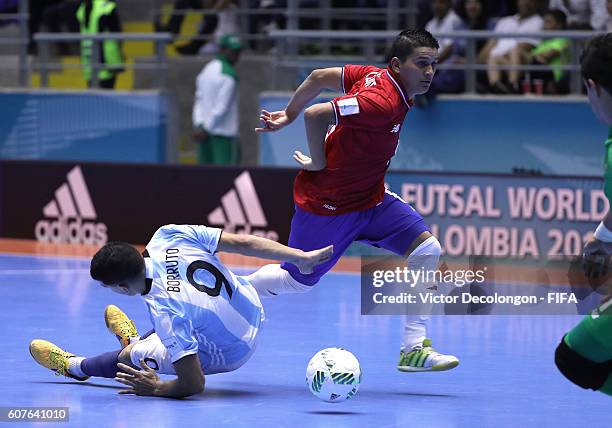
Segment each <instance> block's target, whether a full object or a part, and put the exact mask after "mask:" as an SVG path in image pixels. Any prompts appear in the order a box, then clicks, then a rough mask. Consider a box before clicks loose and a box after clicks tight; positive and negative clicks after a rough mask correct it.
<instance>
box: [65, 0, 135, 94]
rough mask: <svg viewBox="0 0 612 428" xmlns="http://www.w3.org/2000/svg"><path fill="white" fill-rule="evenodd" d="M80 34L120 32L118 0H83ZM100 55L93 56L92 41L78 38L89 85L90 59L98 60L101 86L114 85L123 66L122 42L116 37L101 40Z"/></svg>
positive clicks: (80, 15) (79, 14)
mask: <svg viewBox="0 0 612 428" xmlns="http://www.w3.org/2000/svg"><path fill="white" fill-rule="evenodd" d="M76 16H77V20H78V22H79V27H80V29H81V34H83V35H85V34H101V33H120V32H121V20H120V18H119V13H118V12H117V4H116V3H115V2H114V1H111V0H82V1H81V5H80V6H79V8H78V10H77V13H76ZM99 47H100V57H99V58H93V57H92V55H93V51H92V49H93V41H92V40H82V41H81V63H82V66H83V76H84V77H85V80H86V81H87V85H88V86H89V87H91V86H93V81H92V63H93V62H96V63H100V64H101V65H100V68H99V70H100V71H99V72H98V82H99V83H98V85H99V87H100V88H103V89H113V88H114V87H115V83H116V80H117V74H119V73H121V72H122V71H123V70H124V60H123V54H122V52H121V43H120V42H119V41H118V40H104V41H102V42H101V43H100V44H99Z"/></svg>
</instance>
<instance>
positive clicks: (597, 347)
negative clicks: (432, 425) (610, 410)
mask: <svg viewBox="0 0 612 428" xmlns="http://www.w3.org/2000/svg"><path fill="white" fill-rule="evenodd" d="M580 66H581V69H582V77H583V79H584V83H585V86H586V88H587V95H588V97H589V102H590V104H591V107H592V109H593V112H594V113H595V115H596V116H597V117H598V118H599V119H600V120H601V121H602V122H604V123H605V124H607V125H608V126H610V127H611V128H610V130H609V134H608V139H607V141H606V143H605V157H604V167H605V173H604V192H605V194H606V197H607V199H608V201H612V33H608V34H605V35H600V36H597V37H595V38H593V39H592V40H590V41H589V43H588V44H587V45H586V47H585V49H584V52H583V53H582V56H581V58H580ZM611 229H612V213H611V212H610V210H608V213H607V214H606V216H605V217H604V219H603V221H602V222H601V223H600V224H599V226H597V229H596V230H595V233H594V235H593V237H592V238H591V239H589V240H588V241H587V243H586V244H585V246H584V249H583V266H584V269H585V274H586V276H587V278H589V280H590V283H591V284H597V283H601V280H602V277H604V278H605V277H606V273H607V272H606V271H609V270H610V257H611V255H612V230H611ZM604 285H606V284H605V283H604ZM606 291H607V295H606V297H605V298H604V299H603V302H602V303H601V305H600V306H599V307H598V308H596V309H595V310H594V311H593V312H592V313H591V314H589V315H587V316H586V317H584V318H583V319H582V321H581V322H580V323H579V324H578V325H576V326H575V327H574V328H572V329H571V330H570V331H569V332H568V333H567V334H565V335H564V336H563V338H562V339H561V343H560V344H559V346H558V347H557V349H556V351H555V364H556V365H557V368H558V369H559V371H560V372H561V373H562V374H563V375H564V376H565V377H566V378H568V379H569V380H570V381H572V382H573V383H575V384H576V385H578V386H580V387H582V388H585V389H592V390H594V391H599V392H602V393H604V394H608V395H612V290H610V289H608V290H606Z"/></svg>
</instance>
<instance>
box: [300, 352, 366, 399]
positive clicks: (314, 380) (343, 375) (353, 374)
mask: <svg viewBox="0 0 612 428" xmlns="http://www.w3.org/2000/svg"><path fill="white" fill-rule="evenodd" d="M360 383H361V367H359V361H357V358H355V356H354V355H353V354H351V353H350V352H349V351H347V350H346V349H342V348H326V349H323V350H321V351H319V352H317V353H316V354H315V356H314V357H312V359H311V360H310V362H309V363H308V367H307V368H306V384H307V385H308V389H310V392H312V393H313V394H314V395H316V396H317V397H319V398H320V399H321V400H323V401H327V402H328V403H339V402H340V401H344V400H347V399H349V398H351V397H352V396H354V395H355V394H356V393H357V390H358V389H359V384H360Z"/></svg>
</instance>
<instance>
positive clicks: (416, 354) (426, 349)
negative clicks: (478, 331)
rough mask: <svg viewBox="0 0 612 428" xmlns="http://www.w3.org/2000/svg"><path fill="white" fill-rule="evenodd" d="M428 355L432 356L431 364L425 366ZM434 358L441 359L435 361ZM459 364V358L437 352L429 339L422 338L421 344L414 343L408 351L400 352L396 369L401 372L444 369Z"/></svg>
mask: <svg viewBox="0 0 612 428" xmlns="http://www.w3.org/2000/svg"><path fill="white" fill-rule="evenodd" d="M428 357H432V358H433V359H434V360H433V364H431V365H430V366H429V367H426V366H425V362H426V361H427V360H428ZM436 359H442V361H438V362H437V363H436V362H435V360H436ZM458 365H459V360H457V358H455V357H453V356H445V355H442V354H439V353H437V352H436V351H435V350H434V349H433V348H432V347H431V339H425V340H423V343H422V344H421V345H416V346H415V347H413V348H412V350H411V351H410V352H404V351H401V352H400V359H399V362H398V363H397V369H398V370H399V371H402V372H426V371H445V370H450V369H452V368H455V367H457V366H458Z"/></svg>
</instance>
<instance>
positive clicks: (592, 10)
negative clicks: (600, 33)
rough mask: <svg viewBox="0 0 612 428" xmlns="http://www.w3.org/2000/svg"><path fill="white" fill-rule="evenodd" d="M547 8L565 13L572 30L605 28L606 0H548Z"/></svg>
mask: <svg viewBox="0 0 612 428" xmlns="http://www.w3.org/2000/svg"><path fill="white" fill-rule="evenodd" d="M548 7H549V8H550V9H559V10H561V11H562V12H563V13H565V15H566V16H567V22H568V28H570V29H572V30H602V29H603V28H604V26H605V20H606V0H550V1H549V3H548Z"/></svg>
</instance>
